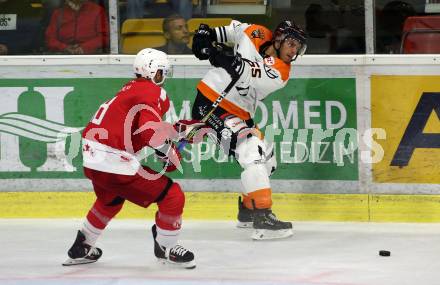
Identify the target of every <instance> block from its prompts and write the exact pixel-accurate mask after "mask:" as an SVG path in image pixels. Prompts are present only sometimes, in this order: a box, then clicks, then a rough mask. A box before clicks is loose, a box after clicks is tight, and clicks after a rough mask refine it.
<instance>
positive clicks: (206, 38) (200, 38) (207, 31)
mask: <svg viewBox="0 0 440 285" xmlns="http://www.w3.org/2000/svg"><path fill="white" fill-rule="evenodd" d="M247 27H249V24H246V23H240V22H239V21H235V20H233V21H231V24H230V25H228V26H221V27H215V28H210V27H209V26H208V25H206V24H200V26H199V28H198V29H197V30H196V33H195V35H194V37H193V44H192V51H193V53H194V55H195V56H196V57H197V58H198V59H200V60H206V59H208V58H209V55H210V54H211V53H212V52H213V49H215V47H214V45H215V44H216V43H221V44H227V43H233V44H235V43H236V42H237V41H238V40H239V39H240V37H241V36H242V35H243V31H244V30H245V29H246V28H247Z"/></svg>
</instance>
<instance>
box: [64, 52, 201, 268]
mask: <svg viewBox="0 0 440 285" xmlns="http://www.w3.org/2000/svg"><path fill="white" fill-rule="evenodd" d="M133 67H134V73H135V74H136V77H137V78H136V79H134V80H131V81H130V82H128V83H127V84H125V85H124V86H123V87H122V89H121V90H120V91H119V92H118V93H117V94H116V96H115V97H113V98H112V99H110V100H109V101H107V102H105V103H104V104H102V105H101V106H100V108H99V109H98V111H97V112H96V113H95V115H94V116H93V117H92V119H91V121H90V122H89V124H88V125H87V126H86V128H85V129H84V131H83V149H82V153H83V166H84V173H85V175H86V176H87V177H88V178H89V179H90V180H91V181H92V184H93V189H94V191H95V194H96V201H95V202H94V204H93V206H92V207H91V209H90V210H89V212H88V214H87V217H86V219H85V221H84V223H83V226H82V228H81V229H80V230H79V231H78V233H77V237H76V240H75V241H74V244H73V245H72V247H71V248H70V249H69V251H68V256H69V259H68V260H67V261H66V262H65V263H63V265H76V264H83V263H91V262H95V261H97V260H98V259H99V258H100V257H101V255H102V250H101V249H100V248H97V247H95V242H96V240H97V239H98V237H99V236H100V235H101V233H102V232H103V230H104V229H105V227H106V226H107V224H108V223H109V222H110V221H111V219H112V218H113V217H114V216H115V215H116V214H117V213H118V212H119V211H120V210H121V209H122V206H123V205H124V202H125V201H126V200H128V201H130V202H132V203H134V204H137V205H138V206H140V207H143V208H147V207H148V206H149V205H150V204H152V203H156V204H157V205H158V211H157V212H156V218H155V225H153V227H152V234H153V238H154V254H155V255H156V257H157V258H158V259H159V260H161V261H163V262H168V263H172V264H174V265H178V266H180V267H185V268H194V267H195V260H194V254H193V253H192V252H191V251H189V250H188V249H185V248H184V247H182V246H180V245H178V244H177V241H178V236H179V232H180V228H181V217H182V212H183V207H184V203H185V196H184V193H183V192H182V190H181V188H180V186H179V184H177V183H176V182H173V181H172V180H171V178H169V177H167V176H166V175H163V174H164V172H165V171H166V172H169V171H174V170H176V168H179V167H180V159H181V157H180V154H179V151H178V150H177V149H176V147H175V145H174V143H173V139H177V140H178V139H179V137H181V136H184V135H186V133H185V132H186V131H189V130H191V128H193V127H194V126H198V127H200V122H195V121H179V122H177V123H176V124H175V125H174V126H173V125H171V124H168V123H166V122H164V121H162V116H163V115H164V114H165V113H166V112H167V111H168V108H169V106H170V102H169V99H168V97H167V94H166V92H165V90H164V89H163V88H162V87H161V85H162V84H163V82H164V81H165V78H166V76H167V73H168V71H169V68H170V64H169V61H168V57H167V55H166V54H165V53H164V52H161V51H158V50H155V49H150V48H147V49H143V50H141V51H140V52H139V53H138V54H137V55H136V57H135V61H134V65H133ZM144 147H150V148H153V149H154V151H155V154H156V156H157V157H158V158H159V159H161V160H163V161H164V169H163V170H162V171H161V172H156V171H154V170H152V169H151V168H149V167H147V166H142V165H141V164H140V162H139V160H140V158H139V156H140V150H141V149H142V148H144Z"/></svg>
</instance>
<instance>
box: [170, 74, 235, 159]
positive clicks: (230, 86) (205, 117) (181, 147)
mask: <svg viewBox="0 0 440 285" xmlns="http://www.w3.org/2000/svg"><path fill="white" fill-rule="evenodd" d="M239 78H240V76H234V77H232V80H231V82H230V83H229V84H228V86H226V88H225V90H223V92H222V93H221V94H220V96H218V98H217V99H216V100H215V101H214V103H212V106H211V110H210V111H209V112H208V113H207V114H206V115H205V116H204V117H203V118H202V119H201V120H200V121H201V122H202V123H206V122H207V121H208V119H209V117H211V115H212V113H214V111H215V109H217V107H218V106H219V105H220V102H221V101H222V100H223V99H224V98H225V97H226V95H228V94H229V91H231V89H232V87H234V85H235V83H237V81H238V79H239ZM197 131H198V129H197V128H194V129H192V130H191V132H189V134H188V135H187V136H186V138H185V139H184V140H183V141H181V142H180V143H179V146H178V147H177V149H178V150H179V151H181V150H182V149H183V148H184V147H185V146H186V145H187V144H188V142H189V141H190V140H191V139H192V138H193V137H194V136H195V135H196V133H197Z"/></svg>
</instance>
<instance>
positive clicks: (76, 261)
mask: <svg viewBox="0 0 440 285" xmlns="http://www.w3.org/2000/svg"><path fill="white" fill-rule="evenodd" d="M96 261H98V260H92V259H86V258H76V259H73V258H68V259H67V260H66V261H64V262H63V263H62V264H63V266H71V265H80V264H88V263H93V262H96Z"/></svg>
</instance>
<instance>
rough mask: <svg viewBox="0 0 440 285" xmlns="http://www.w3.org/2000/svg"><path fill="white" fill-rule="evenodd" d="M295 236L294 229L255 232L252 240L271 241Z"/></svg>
mask: <svg viewBox="0 0 440 285" xmlns="http://www.w3.org/2000/svg"><path fill="white" fill-rule="evenodd" d="M290 236H293V230H292V229H285V230H277V231H272V230H259V229H258V230H257V229H256V230H255V231H254V232H253V233H252V235H251V238H252V239H253V240H270V239H280V238H287V237H290Z"/></svg>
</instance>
